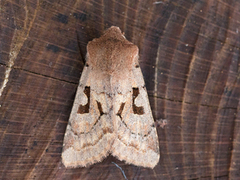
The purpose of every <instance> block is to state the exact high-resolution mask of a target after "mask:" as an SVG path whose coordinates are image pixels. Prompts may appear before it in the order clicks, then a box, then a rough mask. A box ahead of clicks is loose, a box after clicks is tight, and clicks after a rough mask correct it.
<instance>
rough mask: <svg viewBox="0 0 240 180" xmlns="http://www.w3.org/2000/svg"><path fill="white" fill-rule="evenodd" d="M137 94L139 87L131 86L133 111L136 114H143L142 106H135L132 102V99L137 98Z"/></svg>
mask: <svg viewBox="0 0 240 180" xmlns="http://www.w3.org/2000/svg"><path fill="white" fill-rule="evenodd" d="M138 94H139V89H138V88H133V98H132V107H133V113H134V114H138V115H143V114H144V111H143V107H142V106H140V107H137V106H136V105H135V104H134V101H135V99H136V98H137V96H138Z"/></svg>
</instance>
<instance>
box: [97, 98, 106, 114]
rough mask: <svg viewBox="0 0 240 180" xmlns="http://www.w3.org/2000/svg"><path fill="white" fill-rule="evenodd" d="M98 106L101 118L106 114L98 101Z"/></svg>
mask: <svg viewBox="0 0 240 180" xmlns="http://www.w3.org/2000/svg"><path fill="white" fill-rule="evenodd" d="M97 106H98V110H99V112H100V116H102V115H103V114H104V112H103V109H102V105H101V103H100V102H98V101H97Z"/></svg>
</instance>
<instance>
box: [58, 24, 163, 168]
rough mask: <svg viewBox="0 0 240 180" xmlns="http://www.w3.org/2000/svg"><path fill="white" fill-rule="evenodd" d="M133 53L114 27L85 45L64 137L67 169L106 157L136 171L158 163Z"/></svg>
mask: <svg viewBox="0 0 240 180" xmlns="http://www.w3.org/2000/svg"><path fill="white" fill-rule="evenodd" d="M138 51H139V50H138V47H137V46H136V45H134V44H133V43H131V42H129V41H128V40H126V38H125V37H124V35H123V34H122V32H121V30H120V29H119V28H118V27H115V26H112V27H111V28H109V29H107V30H106V31H105V33H104V34H103V35H102V36H101V37H100V38H96V39H93V40H92V41H90V42H89V43H88V45H87V55H86V59H87V60H86V64H85V67H84V69H83V72H82V76H81V79H80V83H79V85H78V89H77V93H76V97H75V100H74V104H73V108H72V112H71V114H70V118H69V122H68V125H67V129H66V133H65V137H64V143H63V152H62V162H63V164H64V165H65V166H66V167H71V168H76V167H86V166H89V165H91V164H94V163H97V162H100V161H102V160H103V159H104V158H105V157H106V156H108V155H109V154H111V155H113V156H115V157H117V158H118V159H119V160H124V161H125V162H126V163H128V164H133V165H136V166H142V167H149V168H154V167H155V166H156V164H157V163H158V161H159V158H160V153H159V143H158V136H157V131H156V127H155V125H154V120H153V117H152V112H151V108H150V105H149V100H148V95H147V90H146V88H145V83H144V80H143V75H142V72H141V69H140V66H139V63H138Z"/></svg>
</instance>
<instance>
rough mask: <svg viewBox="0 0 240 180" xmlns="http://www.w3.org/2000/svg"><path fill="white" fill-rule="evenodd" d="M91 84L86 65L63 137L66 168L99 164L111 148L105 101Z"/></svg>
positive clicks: (111, 127)
mask: <svg viewBox="0 0 240 180" xmlns="http://www.w3.org/2000/svg"><path fill="white" fill-rule="evenodd" d="M91 83H92V82H91V70H90V67H89V66H85V67H84V70H83V73H82V76H81V79H80V83H79V86H78V90H77V93H76V98H75V101H74V104H73V108H72V112H71V115H70V118H69V124H68V125H67V129H66V133H65V137H64V143H63V152H62V162H63V164H64V165H65V166H66V167H82V166H88V165H91V164H94V163H96V162H99V161H101V160H102V159H103V158H105V157H106V156H107V155H108V154H109V150H110V148H111V145H112V141H113V125H112V120H111V118H110V115H109V111H108V109H107V99H106V97H105V96H104V94H97V93H96V92H94V91H93V90H91ZM87 108H89V109H87Z"/></svg>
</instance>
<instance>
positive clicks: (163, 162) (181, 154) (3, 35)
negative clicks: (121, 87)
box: [0, 0, 240, 180]
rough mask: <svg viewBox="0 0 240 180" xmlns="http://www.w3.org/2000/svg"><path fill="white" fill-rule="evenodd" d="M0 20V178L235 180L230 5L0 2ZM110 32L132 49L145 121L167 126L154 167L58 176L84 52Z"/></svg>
mask: <svg viewBox="0 0 240 180" xmlns="http://www.w3.org/2000/svg"><path fill="white" fill-rule="evenodd" d="M0 14H1V16H0V19H1V23H0V179H4V180H5V179H7V180H8V179H11V180H12V179H13V180H18V179H41V180H42V179H64V180H69V179H81V180H82V179H83V180H84V179H86V180H95V179H109V180H110V179H124V176H123V174H122V172H121V170H120V169H119V168H118V167H117V166H116V165H115V164H114V163H116V164H117V165H118V166H120V167H121V168H122V170H123V171H124V173H125V175H126V177H127V178H128V179H129V180H130V179H164V180H165V179H166V180H168V179H169V180H175V179H179V180H181V179H188V180H196V179H204V180H205V179H218V180H227V179H234V180H235V179H236V180H237V179H240V103H239V96H240V56H239V54H240V51H239V46H240V36H239V34H240V26H239V25H240V2H239V1H238V0H163V1H152V0H120V1H111V0H95V1H93V0H78V1H76V0H71V1H66V0H35V1H33V0H31V1H30V0H25V1H24V0H19V1H17V0H12V1H8V0H3V1H0ZM111 25H115V26H119V27H120V28H121V30H122V31H123V32H125V35H126V37H127V39H128V40H130V41H132V42H133V43H134V44H136V45H137V46H138V47H139V49H140V66H141V68H142V71H143V75H144V79H145V82H146V87H147V89H148V93H149V96H150V104H151V107H152V111H153V116H154V119H155V120H158V119H166V121H164V122H165V126H159V127H158V128H157V131H158V135H159V141H160V144H159V146H160V150H161V158H160V162H159V164H158V165H157V166H156V167H155V168H154V169H153V170H152V169H147V168H141V167H136V166H133V165H127V164H125V163H124V162H121V161H119V160H117V159H116V158H114V157H112V156H109V157H108V158H106V159H105V160H104V161H103V162H101V163H98V164H96V165H92V166H90V167H88V168H77V169H65V167H64V166H63V164H62V163H61V151H62V143H63V136H64V132H65V128H66V125H67V122H68V118H69V115H70V111H71V108H72V104H73V100H74V96H75V93H76V88H77V85H78V81H79V78H80V76H81V72H82V68H83V65H84V60H85V54H86V44H87V42H88V41H90V40H92V39H93V38H96V37H99V36H100V35H101V34H102V32H103V31H104V29H106V28H108V27H110V26H111ZM161 125H162V124H161ZM112 162H114V163H112Z"/></svg>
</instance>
